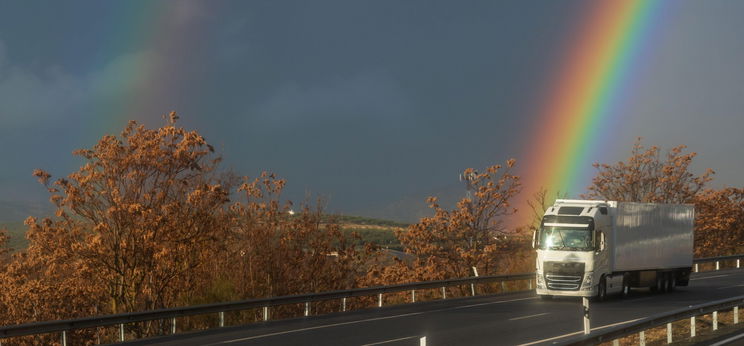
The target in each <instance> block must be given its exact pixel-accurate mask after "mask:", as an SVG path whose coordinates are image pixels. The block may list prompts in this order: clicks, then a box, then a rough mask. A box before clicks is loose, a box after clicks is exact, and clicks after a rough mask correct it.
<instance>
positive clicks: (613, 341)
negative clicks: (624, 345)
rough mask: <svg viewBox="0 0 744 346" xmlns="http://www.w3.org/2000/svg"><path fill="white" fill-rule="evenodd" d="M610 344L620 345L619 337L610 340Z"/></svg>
mask: <svg viewBox="0 0 744 346" xmlns="http://www.w3.org/2000/svg"><path fill="white" fill-rule="evenodd" d="M612 346H620V339H615V340H612Z"/></svg>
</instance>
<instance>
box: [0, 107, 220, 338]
mask: <svg viewBox="0 0 744 346" xmlns="http://www.w3.org/2000/svg"><path fill="white" fill-rule="evenodd" d="M176 119H178V117H177V116H176V114H175V113H171V114H170V118H169V123H168V124H167V125H166V126H164V127H161V128H158V129H154V130H150V129H145V128H144V126H141V125H137V123H136V122H130V123H129V124H128V125H127V127H126V128H125V129H124V131H123V132H122V133H121V136H120V137H115V136H104V137H103V138H102V139H101V140H100V141H99V142H98V143H97V144H96V145H95V146H94V147H93V148H92V149H84V150H78V151H75V152H74V154H75V155H78V156H81V157H82V158H84V159H85V160H86V163H85V164H84V165H83V166H82V167H81V168H80V169H79V170H78V171H77V172H74V173H72V174H70V175H69V176H68V178H66V179H64V178H63V179H58V180H56V181H55V182H54V183H51V184H50V179H51V175H50V174H49V173H46V172H44V171H42V170H36V171H34V176H36V177H37V178H38V179H39V180H40V182H41V183H42V184H44V185H45V186H47V188H48V190H49V192H50V194H51V197H50V200H51V202H52V203H54V204H55V205H56V207H57V211H56V215H55V217H53V218H46V219H43V220H40V221H39V220H37V219H35V218H29V219H28V220H27V221H26V224H27V225H28V227H29V231H28V238H29V244H30V245H29V248H28V249H27V250H26V251H24V252H21V253H19V254H18V255H17V256H14V258H13V261H12V263H10V264H9V265H8V266H7V267H6V270H5V271H4V273H3V274H2V275H4V276H5V279H6V280H9V281H10V282H11V284H10V285H9V286H10V287H11V288H12V290H10V291H6V290H4V292H3V293H4V294H2V296H3V299H5V300H6V301H9V303H8V305H10V306H11V308H9V310H10V311H11V312H10V314H8V316H11V317H10V318H12V319H13V320H12V321H13V322H14V323H19V322H29V321H38V320H50V319H61V318H71V317H79V316H90V315H92V314H94V313H98V314H101V313H121V312H127V311H141V310H153V309H157V308H163V307H168V306H173V305H174V304H175V303H176V302H177V301H178V300H179V299H180V296H181V295H182V294H183V293H182V292H184V291H185V290H184V288H185V287H190V286H194V285H195V284H196V283H197V282H198V281H199V280H201V275H200V274H201V273H200V272H199V270H198V269H199V267H200V266H202V264H203V263H204V259H205V258H208V257H211V256H213V252H214V251H215V249H216V246H215V245H216V243H217V242H218V241H219V240H220V239H222V238H223V236H222V234H223V233H224V232H225V231H226V230H225V228H226V227H225V225H226V222H225V220H226V219H227V217H226V215H225V213H224V212H223V210H224V207H225V206H226V204H227V202H228V201H229V200H228V194H229V186H224V185H223V182H224V181H222V180H221V179H220V178H219V177H218V176H217V175H216V174H215V168H216V167H217V165H218V163H219V161H220V159H219V157H213V149H212V147H211V146H209V145H208V144H207V143H206V141H205V140H204V138H203V137H201V136H200V135H199V134H197V133H196V132H193V131H192V132H189V131H186V130H184V129H183V128H180V127H176V126H175V122H176ZM6 280H3V282H8V281H6ZM186 291H187V290H186ZM13 297H23V299H22V300H21V301H18V302H13V301H12V299H13ZM60 304H66V306H67V308H60V306H59V305H60ZM28 307H33V308H32V309H31V308H28ZM150 326H151V325H150V324H147V326H146V327H145V328H144V329H134V330H133V332H134V333H137V334H139V335H143V334H147V333H148V331H147V329H149V328H150Z"/></svg>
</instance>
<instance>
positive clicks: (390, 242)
mask: <svg viewBox="0 0 744 346" xmlns="http://www.w3.org/2000/svg"><path fill="white" fill-rule="evenodd" d="M331 219H334V220H335V221H336V222H338V223H339V224H340V225H341V230H342V231H343V232H344V233H346V234H351V233H352V232H356V233H357V234H359V236H360V237H361V240H360V241H359V242H357V245H363V244H366V243H375V244H377V245H379V246H381V247H383V248H389V249H393V250H402V247H401V245H400V242H399V241H398V239H397V238H396V237H395V230H405V229H406V228H407V227H408V224H405V223H400V222H395V221H389V220H379V219H372V218H366V217H361V216H348V215H333V216H328V217H327V219H326V220H331ZM0 229H6V230H7V231H8V235H10V243H9V246H10V247H11V248H13V249H14V250H20V249H25V248H26V247H27V246H28V240H26V237H25V236H24V234H25V232H26V226H25V225H24V224H23V222H0Z"/></svg>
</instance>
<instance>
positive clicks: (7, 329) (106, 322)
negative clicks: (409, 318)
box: [0, 273, 535, 344]
mask: <svg viewBox="0 0 744 346" xmlns="http://www.w3.org/2000/svg"><path fill="white" fill-rule="evenodd" d="M534 278H535V273H524V274H510V275H492V276H481V277H469V278H459V279H449V280H438V281H426V282H415V283H408V284H398V285H389V286H378V287H367V288H355V289H350V290H339V291H330V292H321V293H310V294H298V295H290V296H282V297H271V298H259V299H249V300H242V301H237V302H227V303H215V304H205V305H196V306H190V307H181V308H169V309H160V310H152V311H143V312H131V313H121V314H116V315H105V316H95V317H86V318H78V319H70V320H60V321H46V322H35V323H27V324H20V325H13V326H3V327H0V338H7V337H14V336H26V335H36V334H47V333H54V332H62V340H63V342H62V343H63V344H65V338H66V335H65V334H66V331H69V330H75V329H85V328H94V327H103V326H112V325H117V324H118V325H120V340H122V341H123V336H124V332H123V330H124V328H123V325H124V324H126V323H132V322H142V321H152V320H165V319H171V321H172V325H171V327H172V329H171V330H172V333H174V334H175V318H176V317H183V316H193V315H206V314H211V313H219V315H220V316H219V317H220V326H221V327H222V326H224V313H225V312H227V311H236V310H248V309H256V308H264V319H266V316H267V310H266V309H267V308H268V307H271V306H277V305H288V304H301V303H305V316H307V315H308V313H309V309H308V308H309V303H311V302H317V301H326V300H333V299H342V301H343V303H342V304H343V311H345V310H346V309H345V307H346V298H351V297H361V296H374V295H378V297H379V300H378V306H382V294H384V293H394V292H402V291H412V296H411V297H412V300H413V301H414V302H415V299H416V298H415V291H416V290H422V289H431V288H440V287H441V288H442V293H443V297H442V298H446V291H445V287H449V286H459V285H468V284H471V285H472V284H483V283H491V282H499V281H500V282H506V281H514V280H530V283H531V282H532V281H531V280H533V279H534ZM471 290H472V293H473V295H475V291H474V288H473V287H472V286H471Z"/></svg>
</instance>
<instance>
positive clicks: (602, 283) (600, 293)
mask: <svg viewBox="0 0 744 346" xmlns="http://www.w3.org/2000/svg"><path fill="white" fill-rule="evenodd" d="M605 299H607V280H606V279H605V277H604V276H603V277H602V278H601V279H599V287H597V301H600V302H601V301H604V300H605Z"/></svg>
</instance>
